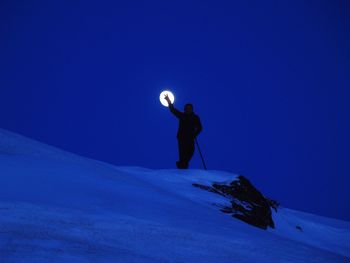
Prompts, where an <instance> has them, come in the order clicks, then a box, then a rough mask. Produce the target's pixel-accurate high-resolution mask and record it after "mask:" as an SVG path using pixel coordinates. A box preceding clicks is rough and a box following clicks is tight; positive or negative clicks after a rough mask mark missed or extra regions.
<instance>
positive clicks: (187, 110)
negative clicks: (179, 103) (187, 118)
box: [184, 103, 193, 114]
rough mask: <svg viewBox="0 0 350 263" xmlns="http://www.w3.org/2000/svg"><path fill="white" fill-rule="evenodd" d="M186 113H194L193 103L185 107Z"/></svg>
mask: <svg viewBox="0 0 350 263" xmlns="http://www.w3.org/2000/svg"><path fill="white" fill-rule="evenodd" d="M184 112H185V113H186V114H191V113H193V105H192V104H191V103H187V104H186V105H185V107H184Z"/></svg>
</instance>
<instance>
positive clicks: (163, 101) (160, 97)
mask: <svg viewBox="0 0 350 263" xmlns="http://www.w3.org/2000/svg"><path fill="white" fill-rule="evenodd" d="M167 94H168V96H169V99H170V101H171V103H174V101H175V97H174V94H173V93H172V92H171V91H169V90H164V91H162V93H160V95H159V100H160V103H162V104H163V106H165V107H169V105H168V102H167V101H166V100H165V99H164V97H165V95H167Z"/></svg>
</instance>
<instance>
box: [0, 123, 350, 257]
mask: <svg viewBox="0 0 350 263" xmlns="http://www.w3.org/2000/svg"><path fill="white" fill-rule="evenodd" d="M116 150H118V149H116ZM235 177H236V175H234V174H231V173H227V172H221V171H202V170H188V171H179V170H150V169H145V168H139V167H116V166H113V165H110V164H106V163H102V162H99V161H95V160H90V159H86V158H83V157H80V156H77V155H74V154H71V153H67V152H64V151H61V150H58V149H56V148H53V147H50V146H47V145H44V144H41V143H39V142H36V141H33V140H29V139H27V138H24V137H22V136H20V135H16V134H13V133H11V132H8V131H5V130H2V129H0V186H1V190H0V262H1V263H3V262H4V263H5V262H6V263H7V262H26V263H28V262H36V263H37V262H204V263H205V262H350V223H349V222H344V221H339V220H334V219H329V218H324V217H320V216H316V215H312V214H306V213H302V212H298V211H294V210H290V209H286V208H282V209H280V210H279V211H278V213H276V214H274V220H275V223H276V229H270V230H268V231H264V230H261V229H258V228H254V227H252V226H250V225H247V224H245V223H243V222H241V221H239V220H237V219H234V218H232V217H231V216H230V215H228V214H224V213H222V212H220V211H219V208H218V205H222V204H226V202H227V201H226V200H225V199H224V198H223V197H221V196H219V195H215V194H212V193H210V192H206V191H203V190H200V189H198V188H195V187H193V186H192V183H194V182H196V183H201V184H208V185H209V184H210V183H211V182H214V181H215V182H224V181H232V180H233V179H234V178H235ZM253 183H254V182H253ZM296 226H300V227H301V228H302V231H300V230H298V229H296Z"/></svg>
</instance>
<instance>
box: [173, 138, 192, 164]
mask: <svg viewBox="0 0 350 263" xmlns="http://www.w3.org/2000/svg"><path fill="white" fill-rule="evenodd" d="M178 146H179V161H177V162H176V166H177V168H179V169H187V168H188V164H189V162H190V160H191V159H192V156H193V153H194V141H193V140H178Z"/></svg>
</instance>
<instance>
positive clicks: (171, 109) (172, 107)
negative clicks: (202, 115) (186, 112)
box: [164, 94, 183, 118]
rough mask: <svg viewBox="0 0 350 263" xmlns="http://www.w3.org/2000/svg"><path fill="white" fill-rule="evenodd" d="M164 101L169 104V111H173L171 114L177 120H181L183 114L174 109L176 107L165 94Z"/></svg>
mask: <svg viewBox="0 0 350 263" xmlns="http://www.w3.org/2000/svg"><path fill="white" fill-rule="evenodd" d="M164 99H165V100H166V101H167V102H168V105H169V110H170V111H171V113H172V114H174V115H175V116H176V117H177V118H181V116H182V114H183V113H182V112H181V111H179V110H178V109H176V108H175V107H174V105H173V104H172V103H171V101H170V99H169V96H168V94H165V96H164Z"/></svg>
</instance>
